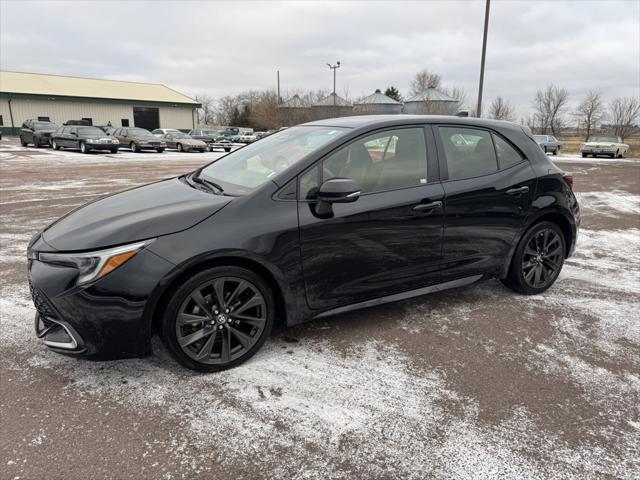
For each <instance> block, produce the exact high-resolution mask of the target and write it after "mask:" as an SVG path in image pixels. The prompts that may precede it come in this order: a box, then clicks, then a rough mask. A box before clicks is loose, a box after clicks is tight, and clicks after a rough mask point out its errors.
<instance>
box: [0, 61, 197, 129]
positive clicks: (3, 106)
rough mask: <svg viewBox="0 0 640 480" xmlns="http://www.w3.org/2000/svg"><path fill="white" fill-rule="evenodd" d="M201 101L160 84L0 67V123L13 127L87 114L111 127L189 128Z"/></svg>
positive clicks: (1, 126)
mask: <svg viewBox="0 0 640 480" xmlns="http://www.w3.org/2000/svg"><path fill="white" fill-rule="evenodd" d="M199 107H200V104H199V103H198V102H196V101H195V100H193V99H192V98H189V97H187V96H186V95H183V94H182V93H179V92H177V91H175V90H173V89H171V88H169V87H167V86H165V85H160V84H154V83H139V82H121V81H116V80H98V79H93V78H80V77H65V76H60V75H44V74H38V73H21V72H0V129H1V131H2V132H3V133H13V134H15V133H17V132H18V131H19V130H20V127H21V125H22V123H23V122H24V121H25V120H28V119H39V120H47V121H52V122H55V123H57V124H58V125H62V124H63V123H64V122H66V121H68V120H86V121H88V122H89V123H91V124H93V125H107V124H109V123H110V124H111V125H113V126H114V127H121V126H127V127H129V126H130V127H134V126H135V127H142V128H146V129H149V130H153V129H155V128H178V129H191V128H194V127H195V122H196V109H198V108H199Z"/></svg>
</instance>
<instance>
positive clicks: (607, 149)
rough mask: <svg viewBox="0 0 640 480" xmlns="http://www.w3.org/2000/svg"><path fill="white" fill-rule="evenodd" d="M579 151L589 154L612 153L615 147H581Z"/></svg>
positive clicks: (614, 151)
mask: <svg viewBox="0 0 640 480" xmlns="http://www.w3.org/2000/svg"><path fill="white" fill-rule="evenodd" d="M580 153H586V154H589V155H594V154H595V155H613V154H614V153H616V147H582V148H580Z"/></svg>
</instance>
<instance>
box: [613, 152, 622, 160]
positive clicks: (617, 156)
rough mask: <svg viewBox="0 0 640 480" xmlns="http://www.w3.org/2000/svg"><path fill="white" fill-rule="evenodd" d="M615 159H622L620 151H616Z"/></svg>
mask: <svg viewBox="0 0 640 480" xmlns="http://www.w3.org/2000/svg"><path fill="white" fill-rule="evenodd" d="M613 158H622V155H620V150H616V155H615V157H613Z"/></svg>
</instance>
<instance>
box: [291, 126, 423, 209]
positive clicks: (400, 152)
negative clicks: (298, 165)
mask: <svg viewBox="0 0 640 480" xmlns="http://www.w3.org/2000/svg"><path fill="white" fill-rule="evenodd" d="M319 170H320V167H316V168H314V169H312V170H311V171H309V172H307V173H305V174H304V175H302V176H301V177H300V198H313V196H314V194H315V190H317V188H318V185H319V184H320V183H321V182H324V181H326V180H329V179H330V178H334V177H347V178H352V179H354V180H355V181H356V182H358V185H360V191H361V192H362V194H366V193H373V192H383V191H387V190H395V189H398V188H409V187H416V186H419V185H423V184H425V183H427V153H426V147H425V143H424V133H423V129H422V128H405V129H398V130H388V131H385V132H380V133H376V134H373V135H369V136H367V137H364V138H361V139H359V140H356V141H355V142H352V143H350V144H349V145H347V146H346V147H342V148H341V149H340V150H338V151H337V152H336V153H333V154H331V155H330V156H329V157H327V158H326V159H324V160H323V161H322V164H321V172H319ZM314 172H315V173H314Z"/></svg>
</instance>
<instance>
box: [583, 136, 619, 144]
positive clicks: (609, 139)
mask: <svg viewBox="0 0 640 480" xmlns="http://www.w3.org/2000/svg"><path fill="white" fill-rule="evenodd" d="M589 141H590V142H609V143H618V137H591V138H590V139H589Z"/></svg>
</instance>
